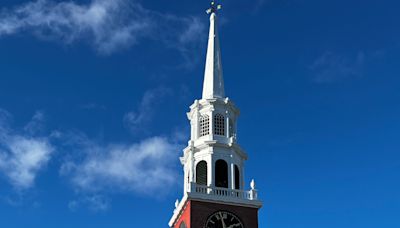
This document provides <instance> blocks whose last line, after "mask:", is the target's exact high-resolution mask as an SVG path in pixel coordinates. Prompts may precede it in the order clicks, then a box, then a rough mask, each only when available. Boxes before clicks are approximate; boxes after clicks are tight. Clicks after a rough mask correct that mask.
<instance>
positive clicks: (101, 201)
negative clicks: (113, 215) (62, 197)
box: [68, 194, 111, 212]
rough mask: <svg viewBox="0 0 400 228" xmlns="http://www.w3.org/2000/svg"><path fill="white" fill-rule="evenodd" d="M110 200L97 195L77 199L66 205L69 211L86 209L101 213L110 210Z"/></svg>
mask: <svg viewBox="0 0 400 228" xmlns="http://www.w3.org/2000/svg"><path fill="white" fill-rule="evenodd" d="M110 205H111V199H110V198H108V197H106V196H104V195H99V194H94V195H90V196H83V197H81V198H79V199H76V200H72V201H70V202H69V203H68V208H69V209H70V210H71V211H77V210H78V209H79V208H82V207H83V208H88V209H89V210H91V211H93V212H103V211H107V210H108V209H109V208H110Z"/></svg>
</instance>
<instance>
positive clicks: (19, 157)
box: [0, 109, 54, 190]
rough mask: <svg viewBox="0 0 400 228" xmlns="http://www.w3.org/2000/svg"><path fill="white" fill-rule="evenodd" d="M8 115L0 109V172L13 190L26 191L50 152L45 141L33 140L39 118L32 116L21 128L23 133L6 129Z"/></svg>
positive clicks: (51, 151)
mask: <svg viewBox="0 0 400 228" xmlns="http://www.w3.org/2000/svg"><path fill="white" fill-rule="evenodd" d="M11 118H12V117H11V115H10V114H9V113H8V112H6V111H4V110H1V109H0V173H2V174H3V175H4V176H5V177H6V178H7V179H8V180H9V182H10V184H11V185H12V186H13V187H14V188H15V189H17V190H26V189H29V188H31V187H32V186H33V185H34V182H35V179H36V176H37V174H38V173H39V171H40V170H42V169H43V168H44V167H45V166H46V165H47V163H48V161H49V160H50V157H51V155H52V153H53V151H54V149H53V147H52V146H51V144H50V142H49V141H48V139H47V138H42V137H35V136H33V132H34V130H35V129H37V128H39V125H38V123H37V121H39V119H41V118H42V117H40V114H39V113H36V114H35V116H34V117H33V119H32V121H31V122H30V123H28V124H27V125H26V127H25V130H26V131H25V132H24V131H22V132H19V133H18V131H16V130H13V129H11V128H10V123H11Z"/></svg>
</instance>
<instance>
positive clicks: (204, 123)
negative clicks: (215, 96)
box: [199, 115, 210, 137]
mask: <svg viewBox="0 0 400 228" xmlns="http://www.w3.org/2000/svg"><path fill="white" fill-rule="evenodd" d="M199 122H200V137H201V136H205V135H208V134H210V118H209V117H208V116H207V115H204V116H200V119H199Z"/></svg>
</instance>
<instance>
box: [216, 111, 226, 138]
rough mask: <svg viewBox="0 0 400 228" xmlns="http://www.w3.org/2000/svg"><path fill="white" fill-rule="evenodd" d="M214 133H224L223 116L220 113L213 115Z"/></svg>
mask: <svg viewBox="0 0 400 228" xmlns="http://www.w3.org/2000/svg"><path fill="white" fill-rule="evenodd" d="M214 134H215V135H225V117H224V116H223V115H221V114H215V116H214Z"/></svg>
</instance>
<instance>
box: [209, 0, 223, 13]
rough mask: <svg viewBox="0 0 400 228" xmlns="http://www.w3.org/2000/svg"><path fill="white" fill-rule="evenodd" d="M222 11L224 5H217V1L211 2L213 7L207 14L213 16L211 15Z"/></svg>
mask: <svg viewBox="0 0 400 228" xmlns="http://www.w3.org/2000/svg"><path fill="white" fill-rule="evenodd" d="M220 9H222V5H221V4H216V3H215V0H212V1H211V7H210V8H209V9H207V11H206V12H207V14H211V13H217V11H218V10H220Z"/></svg>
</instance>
